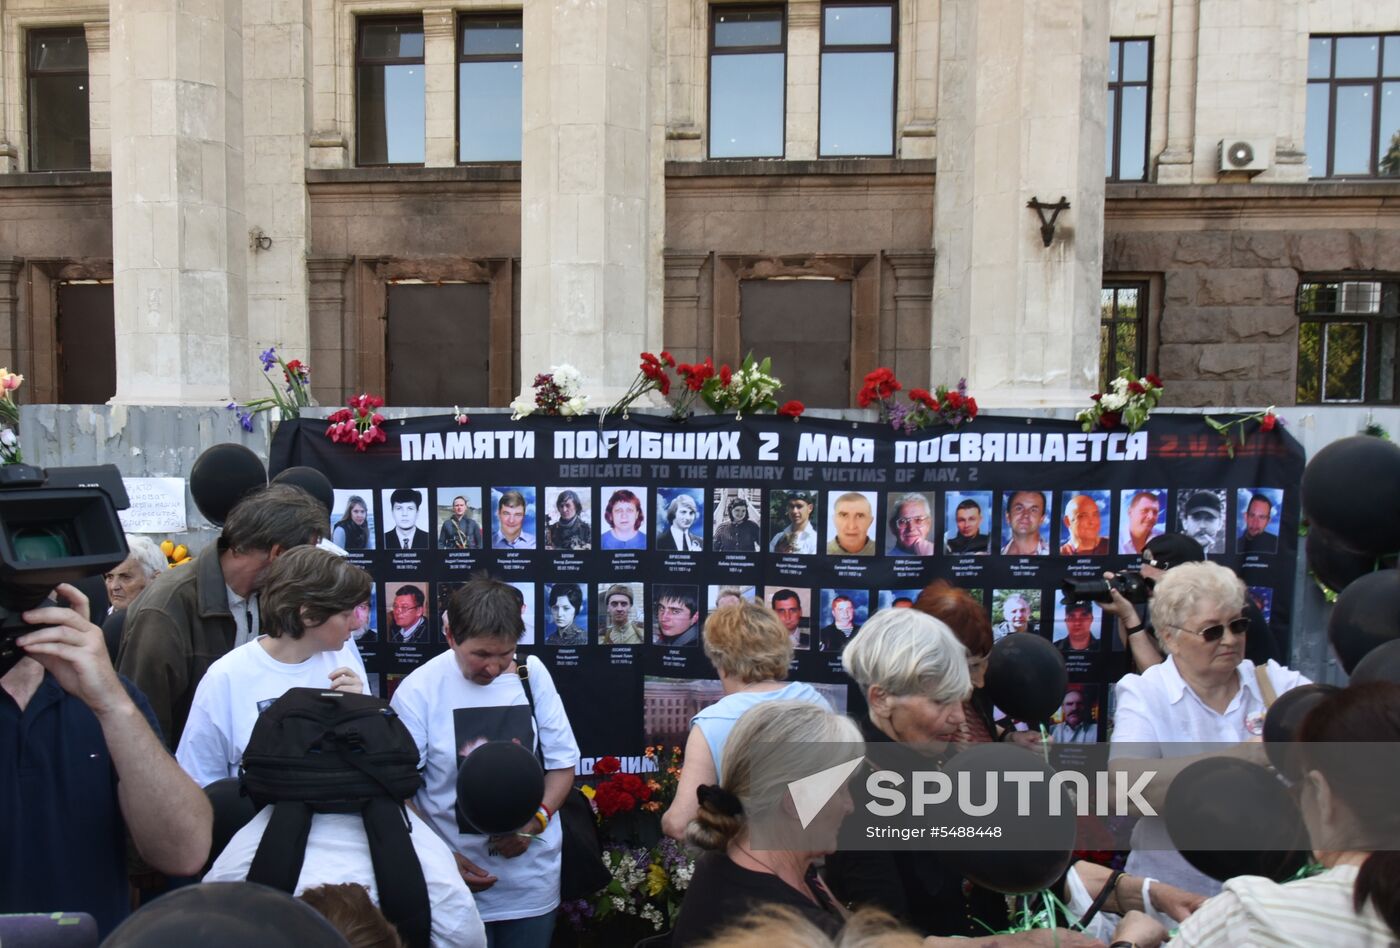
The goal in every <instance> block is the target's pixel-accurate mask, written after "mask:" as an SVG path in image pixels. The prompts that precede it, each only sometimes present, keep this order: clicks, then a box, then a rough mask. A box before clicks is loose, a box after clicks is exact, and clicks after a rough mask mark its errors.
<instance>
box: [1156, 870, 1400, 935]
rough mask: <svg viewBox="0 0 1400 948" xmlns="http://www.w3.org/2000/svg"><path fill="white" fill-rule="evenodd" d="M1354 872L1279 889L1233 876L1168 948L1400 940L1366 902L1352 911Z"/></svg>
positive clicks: (1330, 873)
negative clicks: (1359, 910)
mask: <svg viewBox="0 0 1400 948" xmlns="http://www.w3.org/2000/svg"><path fill="white" fill-rule="evenodd" d="M1357 871H1358V867H1356V866H1336V867H1334V868H1332V869H1329V870H1327V871H1326V872H1323V873H1320V874H1318V875H1316V876H1313V877H1312V878H1311V879H1301V880H1299V881H1297V882H1289V883H1287V884H1286V885H1280V884H1278V883H1276V882H1273V881H1271V880H1269V879H1265V878H1263V877H1261V876H1237V877H1236V878H1234V879H1231V880H1230V881H1229V882H1226V883H1225V886H1224V888H1223V889H1222V890H1221V893H1220V894H1219V895H1217V896H1215V897H1214V898H1212V899H1210V900H1209V901H1208V902H1206V903H1205V904H1204V905H1202V906H1201V907H1200V908H1199V909H1197V910H1196V913H1195V914H1194V915H1192V916H1191V917H1190V918H1188V919H1187V920H1186V921H1184V922H1182V923H1181V928H1179V929H1178V930H1177V934H1176V937H1175V938H1173V939H1172V940H1171V944H1172V948H1177V946H1181V948H1242V946H1264V945H1268V946H1290V948H1291V946H1296V948H1318V946H1320V945H1326V946H1330V948H1386V946H1396V945H1400V939H1397V938H1396V935H1395V933H1394V932H1392V931H1391V930H1390V928H1389V927H1387V925H1386V924H1385V922H1384V921H1382V920H1381V917H1380V916H1379V915H1378V914H1376V909H1375V906H1374V905H1372V904H1371V902H1369V901H1368V902H1367V903H1366V904H1365V905H1364V906H1363V907H1362V909H1361V912H1360V913H1357V912H1354V911H1353V910H1352V907H1351V893H1352V888H1353V887H1354V886H1355V884H1356V874H1357Z"/></svg>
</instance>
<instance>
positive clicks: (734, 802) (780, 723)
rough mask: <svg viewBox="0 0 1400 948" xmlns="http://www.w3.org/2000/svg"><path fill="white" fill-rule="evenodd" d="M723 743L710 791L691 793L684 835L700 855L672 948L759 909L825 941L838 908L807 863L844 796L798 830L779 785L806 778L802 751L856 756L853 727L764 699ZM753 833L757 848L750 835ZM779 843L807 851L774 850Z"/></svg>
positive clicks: (797, 704)
mask: <svg viewBox="0 0 1400 948" xmlns="http://www.w3.org/2000/svg"><path fill="white" fill-rule="evenodd" d="M729 736H730V740H729V741H728V744H727V746H728V750H727V752H726V753H725V755H724V764H723V767H722V769H721V771H720V783H719V785H718V786H711V785H705V786H701V787H700V790H699V792H698V797H699V800H700V809H699V811H698V812H697V813H696V816H695V820H694V821H693V822H692V823H691V824H690V828H689V830H688V832H687V834H686V838H687V839H688V840H689V841H690V842H691V843H692V844H694V845H696V846H699V847H700V848H701V849H705V850H708V852H707V853H706V854H705V855H704V856H701V857H700V859H699V861H697V862H696V864H695V875H694V877H693V878H692V879H691V882H690V887H689V889H688V891H687V892H686V897H685V902H684V903H683V904H682V905H681V911H680V915H679V916H678V917H677V918H676V928H675V931H674V932H673V933H672V935H671V946H672V948H685V946H688V945H696V944H700V943H702V942H704V941H706V940H708V939H710V938H712V937H714V936H715V935H716V934H718V933H719V932H721V931H723V930H724V929H726V928H728V927H729V926H731V925H732V924H734V923H735V922H737V921H738V920H739V919H741V918H743V917H744V916H746V915H748V914H749V913H750V912H752V911H754V910H755V909H756V908H757V907H758V906H768V905H779V906H786V907H788V908H791V909H793V910H795V911H796V912H797V913H798V914H800V915H801V916H802V917H804V918H806V919H807V920H809V921H811V922H812V923H813V924H814V925H816V926H817V927H818V928H819V929H821V930H822V931H823V932H825V933H827V934H829V935H834V934H835V933H836V932H837V931H839V930H840V928H841V923H842V920H843V918H842V915H841V910H840V908H839V907H838V905H837V903H836V899H835V898H834V897H833V896H832V895H831V892H830V890H828V889H827V887H826V884H825V883H824V882H822V881H821V879H820V878H818V876H817V873H816V866H815V861H816V859H817V858H818V857H819V856H822V855H824V854H826V853H828V852H831V851H832V850H833V849H835V847H836V836H837V832H838V831H839V829H840V827H841V822H842V820H843V819H844V818H845V816H846V814H848V813H850V811H851V795H850V793H849V792H848V791H847V790H845V789H844V788H843V789H842V790H841V791H840V792H838V793H836V794H834V795H833V796H832V798H831V799H830V800H829V801H827V804H826V806H825V807H823V809H822V810H821V811H820V812H819V813H818V814H817V815H816V817H814V818H813V819H812V820H811V821H810V822H809V823H808V825H807V827H806V829H805V830H804V829H803V828H802V826H801V824H800V822H799V821H798V817H797V812H796V808H795V805H794V803H793V799H792V797H791V795H790V794H789V792H788V783H789V782H790V781H792V780H795V779H798V778H799V777H805V776H809V775H810V774H811V773H813V772H814V771H813V766H814V760H813V753H814V750H815V748H814V747H813V746H812V745H820V744H825V745H840V746H839V748H837V747H833V748H832V750H839V752H840V753H842V755H843V756H846V757H847V758H849V757H850V756H854V755H856V754H860V753H863V751H864V743H863V742H862V741H861V738H860V729H859V728H857V727H856V725H855V723H854V722H853V721H851V720H850V719H849V718H844V717H841V716H839V715H836V714H832V713H831V712H830V711H826V710H824V709H822V708H819V707H817V706H816V705H814V704H809V703H808V702H805V701H765V702H763V703H762V704H758V705H755V706H754V707H753V708H751V709H750V710H748V711H746V712H745V713H744V715H743V716H742V717H741V718H740V719H739V723H738V724H736V725H735V726H734V730H733V731H731V732H730V735H729ZM786 750H791V751H792V753H791V759H790V760H789V759H786V758H787V757H788V755H787V754H785V753H784V751H786ZM846 752H849V753H846ZM841 762H842V761H839V760H833V761H832V762H831V763H832V765H833V766H834V765H836V764H839V763H841ZM818 766H819V765H818ZM755 827H761V830H762V835H761V842H755V840H754V838H753V836H752V833H753V830H754V829H755ZM784 839H790V840H792V841H794V843H793V844H794V845H803V846H805V847H807V848H805V849H796V848H781V847H780V846H775V845H774V843H775V842H781V841H782V840H784ZM812 847H820V848H812Z"/></svg>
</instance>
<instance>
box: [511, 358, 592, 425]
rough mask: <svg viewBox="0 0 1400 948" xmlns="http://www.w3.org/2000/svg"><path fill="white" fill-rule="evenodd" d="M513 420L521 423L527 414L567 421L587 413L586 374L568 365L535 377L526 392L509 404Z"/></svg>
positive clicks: (553, 368) (558, 366)
mask: <svg viewBox="0 0 1400 948" xmlns="http://www.w3.org/2000/svg"><path fill="white" fill-rule="evenodd" d="M510 411H511V414H510V418H511V420H512V421H519V420H520V419H521V418H524V417H526V416H527V415H559V416H563V417H566V418H570V417H574V416H577V415H582V414H585V413H587V411H588V396H587V395H585V394H583V375H582V373H580V372H579V370H578V369H576V368H574V367H573V366H572V365H569V364H568V363H567V362H566V363H564V364H563V365H551V366H550V367H549V371H548V372H541V373H540V374H539V375H536V376H535V381H534V383H533V384H531V386H530V387H529V388H527V389H524V390H522V391H521V393H520V394H519V395H517V396H515V400H514V401H512V402H511V403H510Z"/></svg>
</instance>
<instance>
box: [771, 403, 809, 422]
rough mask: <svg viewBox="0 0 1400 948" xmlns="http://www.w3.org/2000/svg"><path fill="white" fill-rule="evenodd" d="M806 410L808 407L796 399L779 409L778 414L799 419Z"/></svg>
mask: <svg viewBox="0 0 1400 948" xmlns="http://www.w3.org/2000/svg"><path fill="white" fill-rule="evenodd" d="M806 410H807V406H806V405H804V404H802V403H801V402H799V401H797V400H796V399H793V400H792V401H790V402H785V403H784V404H783V407H782V408H779V409H778V414H780V415H783V416H785V417H787V418H798V417H800V416H801V414H802V413H803V412H804V411H806Z"/></svg>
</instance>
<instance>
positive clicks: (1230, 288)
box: [0, 0, 1400, 408]
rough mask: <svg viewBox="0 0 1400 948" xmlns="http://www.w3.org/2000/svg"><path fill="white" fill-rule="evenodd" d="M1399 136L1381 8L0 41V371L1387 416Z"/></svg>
mask: <svg viewBox="0 0 1400 948" xmlns="http://www.w3.org/2000/svg"><path fill="white" fill-rule="evenodd" d="M515 44H518V45H515ZM1368 69H1369V71H1368ZM1368 109H1369V111H1367V110H1368ZM517 119H518V123H517ZM487 128H489V129H493V130H494V131H493V132H492V134H493V135H494V136H495V137H494V138H492V139H491V141H490V143H489V146H490V147H489V148H487V147H486V146H485V145H482V146H481V147H483V148H486V151H481V150H478V145H479V144H480V143H481V142H482V141H483V140H484V139H483V138H482V137H481V136H480V135H478V131H479V130H480V129H487ZM502 129H504V131H502ZM75 130H76V131H75ZM84 130H85V134H86V139H85V141H84V140H83V136H82V132H83V131H84ZM1392 136H1400V13H1397V12H1396V11H1395V10H1394V9H1393V7H1392V6H1389V5H1386V4H1362V3H1353V2H1350V0H1238V2H1231V3H1219V2H1210V0H1083V2H1080V0H1075V2H1070V0H918V2H909V0H889V2H885V3H879V2H874V0H826V2H822V0H788V2H786V3H783V2H777V3H763V2H733V3H719V2H716V3H709V2H704V0H597V2H594V3H588V4H573V3H556V2H553V0H524V2H523V5H522V6H517V7H516V8H514V9H511V8H509V7H506V6H504V5H502V4H501V3H494V2H493V3H488V2H485V0H459V2H452V3H449V2H443V0H298V2H294V0H200V2H195V3H191V2H178V0H113V2H111V3H110V4H109V3H101V2H98V3H92V2H87V3H80V2H71V3H70V2H64V0H0V364H5V365H8V366H10V367H12V368H17V369H18V370H19V371H22V372H24V373H25V374H26V376H27V377H28V378H29V379H30V382H29V384H30V385H31V386H32V389H31V397H32V398H34V399H36V400H43V401H57V402H65V401H66V402H75V401H79V400H101V394H98V395H94V394H93V392H94V391H97V392H99V393H101V387H102V385H103V384H106V383H105V381H104V379H106V378H107V376H104V375H102V373H101V371H99V370H102V371H109V372H110V377H111V380H112V381H111V383H110V385H111V388H110V394H111V395H113V396H114V397H115V399H116V401H117V402H118V403H127V404H133V403H142V404H161V403H186V404H189V403H205V404H217V403H221V402H222V401H224V400H226V399H227V398H228V397H230V396H232V397H239V398H241V397H246V396H248V395H250V394H254V393H256V392H257V391H258V390H259V388H260V387H263V386H265V383H264V382H263V380H262V379H261V378H259V377H258V375H259V374H258V372H257V359H256V354H257V352H258V351H260V350H261V349H263V348H265V347H266V346H268V345H273V344H276V345H278V346H279V347H280V349H281V351H283V352H284V353H286V354H287V355H288V356H300V357H303V358H307V359H309V361H310V362H311V364H312V366H313V377H314V388H315V392H316V394H317V395H318V396H319V397H320V398H321V400H322V401H323V402H333V401H338V400H340V399H341V398H343V397H344V396H345V395H347V394H349V393H352V392H358V391H364V390H368V391H376V392H381V393H384V394H386V395H387V397H388V398H389V399H390V400H391V401H392V402H394V403H396V404H405V403H407V402H409V401H415V402H423V403H437V404H444V405H446V404H454V403H455V404H468V403H471V404H491V405H503V404H505V403H506V402H507V401H509V399H510V398H511V397H512V395H513V394H514V393H515V392H516V391H518V390H519V388H520V385H521V382H522V380H525V381H528V379H529V378H530V377H531V376H533V374H534V373H535V372H536V371H540V370H543V369H544V368H546V367H547V366H548V365H550V364H551V363H554V362H560V361H569V362H572V363H573V364H575V365H577V366H579V367H580V368H581V369H582V370H583V372H584V374H585V377H586V378H588V379H589V380H590V383H591V384H592V386H593V389H594V391H595V393H596V394H598V395H599V396H601V397H606V396H607V395H608V394H609V393H614V392H616V391H619V390H620V389H622V388H623V387H625V386H626V385H627V383H628V382H629V381H630V379H631V377H632V375H633V374H634V373H635V371H636V362H637V353H638V352H640V351H641V350H643V349H651V350H659V349H661V348H663V347H664V348H669V349H670V350H671V351H672V352H673V353H674V354H675V355H676V356H677V357H678V358H681V359H698V358H703V357H704V356H706V355H713V356H714V357H715V359H716V361H717V362H719V361H729V362H735V361H737V360H738V359H740V358H742V356H743V355H744V353H745V352H746V351H749V350H754V351H756V352H758V353H759V354H767V353H771V354H772V355H773V356H774V359H775V367H776V371H777V373H778V374H779V375H781V376H784V377H785V378H788V379H789V380H790V381H791V382H792V387H793V391H794V392H795V393H799V397H803V398H805V399H806V400H808V401H810V402H813V403H816V404H822V405H827V406H839V405H845V404H849V403H850V402H851V400H852V399H853V397H854V393H855V390H856V389H857V388H858V387H859V384H860V379H861V377H862V376H863V375H864V374H865V373H866V372H868V371H870V370H871V369H873V368H875V367H876V366H879V365H888V366H890V367H892V368H894V369H895V370H896V372H897V373H898V375H899V377H900V378H901V379H902V380H903V381H904V382H905V383H906V385H908V386H917V385H930V384H938V383H940V382H944V383H953V382H956V380H957V379H958V378H959V377H966V378H967V379H968V381H969V385H970V386H971V388H972V390H973V391H974V392H975V393H976V394H977V396H978V398H979V401H980V402H982V403H983V404H984V405H987V406H998V407H1006V408H1027V407H1032V406H1037V405H1050V406H1053V405H1066V404H1079V403H1082V402H1083V401H1084V399H1085V398H1086V397H1087V395H1088V394H1089V393H1090V392H1092V391H1094V390H1095V389H1096V388H1098V386H1099V385H1100V384H1101V378H1102V376H1103V375H1104V374H1105V373H1108V374H1111V373H1113V372H1115V371H1116V370H1117V369H1119V368H1122V367H1131V368H1134V369H1136V370H1137V371H1142V372H1146V371H1155V372H1156V373H1157V374H1159V375H1161V376H1162V378H1163V379H1164V380H1165V381H1166V383H1167V386H1168V401H1169V403H1172V404H1178V405H1231V404H1282V405H1286V404H1291V403H1294V402H1295V401H1299V400H1301V401H1305V402H1306V401H1353V402H1354V401H1362V402H1369V403H1386V404H1394V403H1395V402H1396V401H1397V392H1396V388H1395V383H1394V378H1393V376H1394V362H1395V355H1396V345H1397V342H1396V337H1397V329H1396V327H1397V323H1400V315H1397V312H1396V310H1397V306H1400V137H1396V138H1395V139H1394V142H1395V144H1394V147H1393V148H1390V147H1389V146H1390V143H1391V140H1392ZM491 148H494V149H495V151H491V150H490V149H491ZM1061 199H1063V202H1064V203H1066V204H1067V205H1068V206H1067V207H1064V208H1061V209H1060V210H1059V212H1058V213H1056V212H1055V211H1054V210H1053V209H1052V208H1053V207H1054V206H1055V205H1057V204H1058V203H1060V202H1061ZM1032 203H1034V204H1036V205H1038V207H1032V206H1028V205H1030V204H1032ZM1052 215H1054V227H1053V230H1050V229H1049V228H1046V229H1044V231H1043V229H1042V223H1043V222H1048V221H1049V220H1050V218H1051V216H1052ZM104 293H105V294H107V298H106V299H107V302H106V303H105V304H104V303H103V294H104ZM104 306H105V308H104ZM104 320H105V322H104ZM109 340H110V344H109ZM104 365H107V366H109V368H108V369H103V368H102V367H103V366H104Z"/></svg>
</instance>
